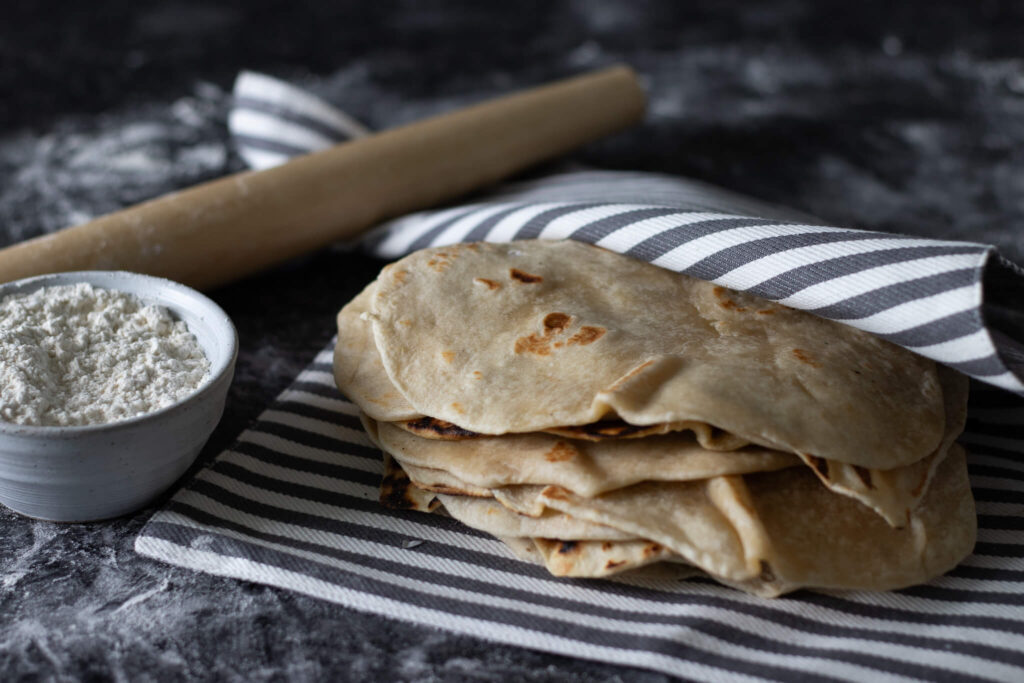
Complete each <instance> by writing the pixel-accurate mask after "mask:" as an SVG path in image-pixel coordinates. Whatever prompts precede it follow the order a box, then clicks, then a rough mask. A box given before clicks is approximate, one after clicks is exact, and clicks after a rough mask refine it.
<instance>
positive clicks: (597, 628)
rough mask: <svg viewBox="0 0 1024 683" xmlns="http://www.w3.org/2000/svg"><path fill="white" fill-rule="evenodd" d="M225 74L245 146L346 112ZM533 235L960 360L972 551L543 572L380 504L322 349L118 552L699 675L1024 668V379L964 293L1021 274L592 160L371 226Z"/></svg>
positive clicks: (408, 244)
mask: <svg viewBox="0 0 1024 683" xmlns="http://www.w3.org/2000/svg"><path fill="white" fill-rule="evenodd" d="M236 94H237V96H238V97H237V102H238V104H237V109H236V110H235V112H234V113H233V114H232V118H231V128H232V132H233V134H234V135H235V137H236V140H237V141H238V143H239V149H240V151H241V153H242V155H243V157H245V158H246V159H247V160H249V162H250V163H252V164H254V165H256V166H266V165H270V164H273V163H278V162H280V161H283V160H284V159H286V158H287V157H289V156H290V155H292V154H296V153H300V152H304V151H311V150H312V149H315V148H318V147H321V146H323V145H324V144H329V143H330V142H333V141H337V140H340V139H344V138H345V137H350V136H354V135H358V134H360V131H361V130H362V129H361V127H359V125H358V124H356V123H355V122H353V121H351V120H350V119H348V118H347V117H344V116H343V115H340V114H338V113H337V112H334V111H333V110H332V109H331V108H330V107H329V106H328V105H326V104H324V103H322V102H320V101H318V100H315V99H312V98H310V97H309V96H308V95H306V94H304V93H299V92H297V91H294V90H293V89H292V88H291V87H290V86H287V85H286V84H282V83H280V82H278V81H274V80H272V79H268V78H267V77H264V76H258V75H254V74H245V75H243V76H242V77H241V78H240V79H239V82H238V85H237V88H236ZM310 122H314V123H315V125H309V124H310ZM280 131H287V132H285V133H281V134H280V135H278V134H277V133H278V132H280ZM303 131H304V132H303ZM534 236H542V237H572V238H575V239H585V240H587V241H591V242H595V243H598V244H601V245H602V246H606V247H608V248H610V249H614V250H616V251H620V252H623V253H627V254H631V255H634V256H636V257H638V258H643V259H645V260H649V261H651V262H653V263H656V264H658V265H663V266H665V267H668V268H671V269H673V270H678V271H681V272H687V273H691V274H694V275H697V276H699V277H702V278H705V279H709V280H714V281H715V282H719V283H721V284H723V285H725V286H729V287H733V288H736V289H746V290H750V291H753V292H756V293H758V294H761V295H762V296H767V297H768V298H774V299H776V300H779V301H781V302H783V303H785V304H787V305H790V306H794V307H799V308H805V309H807V310H811V311H814V312H815V313H818V314H820V315H824V316H826V317H830V318H833V319H836V320H841V321H843V322H846V323H848V324H852V325H856V326H857V327H861V328H862V329H867V330H870V331H872V332H875V333H876V334H879V335H881V336H884V337H886V338H888V339H891V340H893V341H895V342H897V343H900V344H903V345H905V346H907V347H908V348H913V349H914V350H915V351H918V352H920V353H923V354H925V355H929V356H931V357H933V358H936V359H937V360H940V361H943V362H946V363H948V364H950V365H952V366H953V367H957V368H959V369H961V370H964V371H965V372H968V373H969V374H973V375H974V376H976V377H978V378H979V379H982V380H985V381H986V382H988V383H989V384H987V385H986V384H982V383H981V382H975V383H974V387H973V389H974V391H973V395H972V399H971V416H970V420H969V424H968V431H967V433H966V434H965V435H964V437H963V438H962V439H961V441H962V442H963V443H964V444H965V445H966V446H967V448H968V449H969V450H970V451H971V456H970V460H969V463H970V472H971V480H972V485H973V488H974V494H975V497H976V499H977V501H978V511H979V527H980V529H979V542H978V545H977V547H976V549H975V552H974V554H973V555H972V556H971V557H969V558H968V559H967V560H966V561H965V562H964V563H963V564H962V565H961V566H960V567H958V568H957V569H955V570H954V571H953V572H951V573H950V574H948V575H946V576H944V577H941V578H939V579H936V580H935V581H933V582H931V583H930V584H928V585H925V586H918V587H915V588H911V589H907V590H903V591H896V592H892V593H883V594H876V593H859V592H846V593H839V592H814V593H811V592H806V591H804V592H801V593H798V594H795V595H792V596H788V597H785V598H780V599H777V600H772V601H765V600H761V599H758V598H753V597H750V596H747V595H744V594H741V593H738V592H737V591H734V590H731V589H728V588H724V587H721V586H718V585H716V584H714V583H712V582H710V581H705V580H700V579H692V580H688V581H684V582H670V581H665V580H654V579H643V580H641V579H618V580H604V581H577V580H563V579H555V578H553V577H551V576H549V575H548V574H547V572H546V570H544V569H542V568H540V567H536V566H534V565H531V564H527V563H524V562H521V561H519V560H517V559H515V558H513V557H512V556H511V555H510V554H509V553H508V551H507V550H506V549H505V547H504V546H503V545H502V544H501V543H500V542H498V541H496V540H494V539H492V538H490V537H488V536H486V535H483V534H480V533H478V532H475V531H473V530H470V529H467V528H465V527H463V526H461V525H459V524H458V523H456V522H454V521H452V520H451V519H449V518H446V517H438V516H433V515H423V514H421V513H402V512H396V511H392V510H388V509H385V508H383V507H381V506H380V505H378V504H377V502H376V497H377V485H378V481H379V473H380V456H379V454H378V453H377V451H376V450H375V449H374V448H373V446H372V445H371V444H370V442H369V441H368V440H367V438H366V436H365V435H364V434H363V432H362V430H361V429H360V426H359V423H358V419H357V418H356V408H355V406H354V405H353V404H351V403H349V402H348V401H347V400H345V398H344V397H342V396H341V395H340V394H339V393H338V392H337V390H336V389H335V387H334V380H333V375H332V373H331V366H330V363H331V353H330V348H328V349H325V350H324V351H323V352H322V353H321V354H320V355H319V356H318V357H317V359H316V360H315V361H314V362H313V364H312V365H310V367H309V368H307V369H306V370H305V371H304V372H303V373H302V374H301V375H300V376H299V377H298V378H297V379H296V381H295V383H294V384H293V385H292V386H291V387H289V389H287V390H286V391H285V392H284V393H283V394H282V395H281V396H280V397H279V398H278V400H277V401H276V402H275V403H274V404H273V405H272V406H271V407H269V408H268V409H267V411H266V412H265V413H264V414H263V415H262V416H261V417H260V418H259V420H258V421H257V423H256V424H255V425H253V426H252V427H251V428H250V429H248V430H247V431H246V432H244V433H243V434H242V435H241V436H240V437H239V439H238V441H237V442H236V443H235V444H234V445H233V446H232V447H231V448H230V449H229V450H228V451H226V452H225V453H223V454H221V455H220V456H218V457H217V459H216V460H215V461H214V463H213V464H212V465H211V466H209V467H208V468H206V469H204V470H203V471H202V472H200V473H199V475H198V476H197V477H196V479H195V480H194V481H192V482H191V483H190V484H189V485H187V486H186V487H185V488H184V489H183V490H181V491H179V492H178V493H177V494H176V495H175V496H174V498H173V499H172V500H171V501H170V502H169V504H168V505H167V506H166V508H165V509H163V510H161V511H160V512H158V513H157V514H156V515H155V516H154V517H153V518H152V520H151V521H150V522H149V524H147V526H146V527H145V528H144V529H143V531H142V532H141V534H140V536H139V538H138V539H137V541H136V549H137V550H138V552H140V553H142V554H144V555H148V556H151V557H155V558H158V559H161V560H164V561H167V562H171V563H174V564H178V565H181V566H185V567H191V568H193V569H196V570H200V571H206V572H211V573H215V574H220V575H225V576H233V577H237V578H242V579H247V580H250V581H256V582H260V583H265V584H270V585H274V586H278V587H281V588H285V589H290V590H297V591H300V592H303V593H306V594H309V595H313V596H317V597H320V598H324V599H327V600H333V601H335V602H338V603H340V604H343V605H346V606H349V607H352V608H354V609H358V610H363V611H368V612H374V613H377V614H383V615H387V616H390V617H395V618H399V619H404V620H407V621H411V622H415V623H419V624H424V625H429V626H432V627H440V628H445V629H448V630H451V631H456V632H459V633H464V634H469V635H474V636H477V637H480V638H485V639H490V640H494V641H499V642H504V643H510V644H516V645H521V646H524V647H530V648H535V649H539V650H546V651H550V652H556V653H560V654H566V655H572V656H577V657H584V658H589V659H595V660H601V661H607V662H614V663H619V664H625V665H631V666H638V667H646V668H650V669H655V670H659V671H663V672H667V673H671V674H675V675H679V676H685V677H688V678H693V679H698V680H726V679H728V680H735V679H777V680H778V679H782V680H788V679H797V678H800V679H812V680H819V679H846V680H872V681H874V680H906V679H913V678H920V679H930V680H944V679H956V680H1000V681H1006V680H1024V506H1022V505H1021V503H1022V501H1024V399H1021V398H1019V397H1017V396H1014V395H1013V394H1011V393H1009V392H1007V391H1004V390H1001V389H997V388H994V387H992V386H991V385H993V384H994V385H997V386H1001V387H1005V388H1007V389H1011V390H1014V391H1017V392H1022V391H1024V384H1022V382H1021V366H1022V361H1024V354H1022V353H1021V348H1022V347H1021V344H1020V338H1019V337H1014V336H1013V334H1012V332H1013V329H1014V324H1015V323H1016V322H1018V320H1019V310H1018V309H1017V308H1015V307H1014V303H1015V300H1014V299H1013V298H1012V297H1009V298H1008V297H1007V296H1005V295H996V296H995V297H994V299H995V302H994V304H993V308H992V310H991V311H989V310H988V309H987V308H986V306H987V305H988V303H989V302H986V301H984V295H985V294H986V293H985V286H986V285H988V286H989V287H990V288H993V287H994V288H996V289H998V292H1000V293H1003V292H1012V291H1015V290H1014V288H1019V287H1020V274H1019V272H1015V271H1014V267H1013V266H1011V265H1009V264H1004V263H1002V262H1000V261H998V256H997V255H995V254H994V253H993V252H992V250H991V249H990V248H989V247H986V246H984V245H976V244H964V243H960V242H941V241H931V240H922V239H916V238H915V239H912V238H907V237H901V236H898V235H884V234H879V233H866V232H858V231H852V230H839V229H835V228H827V227H823V226H820V225H817V224H815V223H814V222H812V221H811V220H810V219H808V218H807V217H798V216H795V215H794V214H792V213H791V212H787V211H784V210H780V209H777V208H774V207H769V206H765V205H762V204H760V203H758V202H754V201H751V200H749V199H745V198H742V197H738V196H736V195H732V194H731V193H725V192H722V191H720V190H717V189H714V188H707V187H705V186H703V185H701V184H699V183H693V182H690V181H682V180H679V179H674V178H666V177H660V176H651V175H648V174H639V173H615V174H609V173H606V172H593V171H582V172H574V173H567V174H560V175H558V176H555V177H551V178H546V179H542V180H537V181H528V182H523V183H517V184H513V185H509V186H506V187H505V188H504V189H502V190H501V191H499V192H498V193H496V194H493V195H490V196H488V197H486V198H481V199H480V200H479V201H476V202H474V203H472V204H468V205H463V206H460V207H455V208H448V209H442V210H438V211H430V212H424V213H422V214H416V215H413V216H407V217H403V218H401V219H399V220H396V221H393V222H391V223H390V224H388V225H386V226H383V227H382V228H381V229H380V230H378V231H376V232H375V233H374V234H373V235H372V236H371V238H370V245H371V248H372V249H374V250H375V252H376V253H378V254H381V255H386V256H397V255H400V254H403V253H406V252H407V251H408V250H410V249H415V248H419V247H421V246H427V245H433V244H445V243H450V242H455V241H460V240H466V239H490V240H508V239H515V238H523V237H534ZM986 263H988V265H987V266H986ZM1016 291H1019V289H1017V290H1016ZM986 322H987V323H988V324H990V325H991V326H992V327H986Z"/></svg>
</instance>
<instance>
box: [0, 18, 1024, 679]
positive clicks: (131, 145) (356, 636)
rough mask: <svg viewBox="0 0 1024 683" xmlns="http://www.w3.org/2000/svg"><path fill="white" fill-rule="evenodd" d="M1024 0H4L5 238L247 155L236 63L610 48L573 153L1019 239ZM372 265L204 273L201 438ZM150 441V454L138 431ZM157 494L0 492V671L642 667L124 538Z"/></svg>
mask: <svg viewBox="0 0 1024 683" xmlns="http://www.w3.org/2000/svg"><path fill="white" fill-rule="evenodd" d="M1022 30H1024V6H1022V5H1021V4H1019V3H1016V4H1014V3H1005V4H1004V3H998V2H978V3H948V4H946V3H935V2H907V3H892V2H885V3H873V2H867V3H824V2H797V1H795V0H775V1H772V2H765V3H749V4H742V5H741V4H740V3H721V2H717V1H715V0H702V1H700V2H691V3H677V2H673V1H671V0H664V1H657V0H650V1H646V2H636V3H634V2H625V1H623V2H613V1H611V0H607V1H597V0H594V1H587V0H577V1H575V2H520V3H501V4H499V3H475V2H468V1H467V2H444V3H442V2H404V3H373V2H340V3H339V2H312V1H308V0H291V1H290V2H287V3H283V2H275V1H273V0H257V1H254V2H250V3H244V4H243V3H230V4H228V3H225V4H216V3H209V2H199V1H198V0H168V1H166V2H150V3H127V2H120V1H117V2H115V1H113V0H97V1H96V2H92V3H70V2H69V3H64V6H63V7H62V6H61V3H55V2H47V3H14V7H5V11H4V19H3V21H2V22H0V243H10V242H13V241H17V240H20V239H24V238H27V237H30V236H34V235H38V234H41V233H43V232H50V231H53V230H56V229H59V228H61V227H64V226H67V225H70V224H73V223H77V222H81V221H83V220H87V219H89V218H91V217H93V216H98V215H101V214H103V213H106V212H109V211H112V210H115V209H117V208H120V207H122V206H126V205H129V204H132V203H135V202H138V201H141V200H144V199H146V198H149V197H153V196H157V195H159V194H162V193H164V192H167V191H170V190H173V189H177V188H182V187H186V186H188V185H191V184H194V183H197V182H200V181H203V180H206V179H210V178H214V177H217V176H220V175H223V174H225V173H228V172H231V171H234V170H238V169H240V168H241V163H240V161H239V160H238V158H237V157H236V155H235V154H234V153H233V151H232V149H231V148H230V145H229V143H228V139H227V134H226V129H225V117H226V111H227V105H228V93H229V91H230V87H231V82H232V80H233V78H234V76H235V74H236V73H237V72H238V71H239V70H240V69H243V68H248V69H253V70H262V71H266V72H269V73H271V74H273V75H276V76H280V77H285V78H288V79H290V80H292V81H294V82H296V83H297V84H299V85H303V86H306V87H309V88H311V89H312V90H313V91H314V92H317V93H319V94H321V95H323V96H324V97H326V98H328V99H329V100H331V101H333V102H335V103H337V104H339V105H340V106H342V107H343V108H344V109H346V110H347V111H348V112H349V113H351V114H353V115H354V116H356V117H357V118H360V119H362V120H363V121H365V122H366V123H368V124H370V125H371V126H373V127H376V128H384V127H388V126H391V125H395V124H398V123H402V122H406V121H410V120H414V119H416V118H420V117H422V116H425V115H428V114H432V113H435V112H439V111H443V110H447V109H450V108H452V107H455V106H459V105H462V104H465V103H469V102H472V101H475V100H478V99H481V98H483V97H487V96H490V95H493V94H497V93H499V92H504V91H508V90H510V89H514V88H517V87H523V86H527V85H533V84H537V83H540V82H543V81H546V80H551V79H554V78H557V77H560V76H564V75H568V74H571V73H575V72H578V71H581V70H585V69H588V68H592V67H597V66H601V65H604V64H608V63H612V62H616V61H625V62H627V63H630V64H632V65H633V66H634V67H635V68H636V69H637V70H638V71H639V72H640V73H641V74H642V75H643V77H644V79H645V81H646V83H647V86H648V88H649V91H650V98H651V101H650V110H649V114H648V117H647V120H646V122H645V123H644V125H642V126H640V127H638V128H636V129H634V130H631V131H629V132H627V133H623V134H620V135H618V136H616V137H615V138H612V139H609V140H606V141H602V142H600V143H598V144H594V145H592V146H590V147H588V148H587V149H585V150H582V151H581V152H580V153H579V154H578V155H576V159H578V160H580V161H584V162H587V163H590V164H594V165H597V166H603V167H614V168H629V169H641V170H657V171H666V172H671V173H679V174H685V175H689V176H693V177H697V178H701V179H704V180H707V181H710V182H714V183H718V184H720V185H724V186H727V187H729V188H732V189H735V190H739V191H743V192H746V193H749V194H751V195H754V196H757V197H760V198H762V199H767V200H770V201H774V202H777V203H781V204H788V205H790V206H793V207H795V208H798V209H802V210H804V211H806V212H809V213H812V214H816V215H818V216H820V217H822V218H823V219H825V220H827V221H830V222H833V223H835V224H841V225H849V226H855V227H866V228H874V229H881V230H893V231H902V232H909V233H914V234H921V235H943V236H950V237H956V238H962V239H969V240H974V241H987V242H991V243H994V244H997V245H998V246H999V247H1000V249H1001V250H1002V251H1003V252H1004V253H1005V254H1006V255H1007V256H1009V257H1011V258H1013V259H1015V260H1017V261H1021V260H1022V256H1024V199H1022V198H1024V59H1022V55H1021V51H1020V36H1021V35H1022V32H1024V31H1022ZM380 265H381V264H380V263H379V262H376V261H374V260H372V259H370V258H367V257H365V256H362V255H359V254H351V253H343V252H342V251H340V250H331V249H328V250H324V251H322V252H320V253H317V254H314V255H311V256H309V257H306V258H304V259H301V260H299V261H297V262H295V263H291V264H288V265H286V266H284V267H281V268H278V269H276V270H274V271H271V272H268V273H265V274H262V275H260V276H257V277H252V278H249V279H247V280H245V281H243V282H239V283H236V284H233V285H231V286H227V287H223V288H221V289H218V290H215V291H213V292H211V296H212V297H213V298H214V299H215V300H216V301H217V302H218V303H220V304H221V305H222V306H223V307H224V308H225V309H226V310H227V311H228V313H229V314H230V315H231V317H232V318H233V319H234V321H235V323H236V324H237V326H238V330H239V334H240V338H241V355H240V358H239V364H238V370H237V376H236V379H235V382H234V385H233V387H232V389H231V394H230V397H229V401H228V407H227V410H226V413H225V415H224V419H223V421H222V423H221V424H220V426H219V427H218V429H217V431H216V432H215V433H214V435H213V437H212V439H211V441H210V443H209V444H208V445H207V447H206V449H205V450H204V452H203V454H202V455H201V456H200V458H199V461H198V462H197V466H198V465H199V464H201V463H203V462H207V461H209V459H211V458H212V457H213V456H214V455H215V454H216V453H217V452H218V451H219V450H221V449H222V448H224V447H225V446H226V445H227V444H229V443H230V442H231V440H232V439H233V437H234V436H235V435H237V434H238V433H239V432H240V431H241V430H242V429H243V428H244V426H245V425H246V424H247V423H248V422H249V421H250V420H252V419H253V418H255V417H256V415H257V414H258V413H259V412H260V411H261V409H262V408H263V407H264V406H265V405H266V404H267V403H268V402H269V401H270V400H271V399H272V398H273V397H274V396H275V395H276V394H277V393H278V392H279V391H280V390H281V389H283V388H284V387H285V386H286V385H287V384H288V383H289V382H290V380H291V379H292V378H293V377H294V376H295V375H296V374H297V373H298V372H299V370H300V369H301V368H302V367H303V366H304V365H305V364H306V363H307V362H309V360H310V359H311V358H312V357H313V356H314V355H315V353H316V352H317V351H318V350H319V349H320V348H322V347H323V346H324V344H326V343H327V341H328V340H329V339H330V337H331V335H332V333H333V316H334V313H335V312H336V310H337V309H338V308H339V307H340V306H341V305H342V304H343V303H344V302H345V301H347V300H348V299H349V298H351V297H352V296H353V295H354V294H355V293H356V292H358V291H359V289H360V288H361V287H362V285H363V284H364V283H365V282H367V281H368V280H369V279H371V278H372V277H373V276H374V275H375V273H376V271H377V270H378V269H379V267H380ZM141 455H144V454H141ZM153 509H154V508H150V509H147V510H144V511H142V512H140V513H138V514H136V515H134V516H131V517H128V518H123V519H118V520H114V521H109V522H104V523H96V524H84V525H55V524H49V523H45V522H38V521H33V520H28V519H23V518H21V517H18V516H17V515H14V514H13V513H10V512H7V511H0V679H3V680H37V679H58V680H64V679H68V680H76V679H89V680H107V679H117V680H146V679H153V680H190V679H207V678H217V679H224V680H246V681H250V680H285V679H289V680H290V679H296V680H302V679H335V680H337V679H352V680H382V679H390V680H398V681H402V680H530V681H542V680H543V681H546V680H551V681H556V680H557V681H563V680H569V681H572V680H650V681H661V680H665V677H664V676H662V675H660V674H652V673H647V672H643V671H640V670H632V669H626V668H620V667H612V666H606V665H602V664H598V663H593V662H585V661H578V660H573V659H570V658H565V657H557V656H553V655H548V654H542V653H538V652H533V651H529V650H525V649H517V648H514V647H508V646H504V645H494V644H491V643H486V642H483V641H480V640H476V639H473V638H469V637H464V636H455V635H451V634H448V633H445V632H440V631H435V630H430V629H426V628H421V627H416V626H411V625H408V624H405V623H402V622H399V621H394V620H389V619H385V618H381V617H377V616H370V615H366V614H360V613H357V612H354V611H352V610H348V609H345V608H343V607H340V606H338V605H335V604H332V603H328V602H323V601H319V600H315V599H312V598H308V597H305V596H302V595H297V594H294V593H288V592H284V591H281V590H277V589H273V588H268V587H264V586H260V585H256V584H251V583H246V582H242V581H235V580H229V579H223V578H218V577H215V576H209V575H205V574H199V573H195V572H192V571H187V570H183V569H179V568H176V567H172V566H168V565H164V564H161V563H158V562H154V561H151V560H148V559H145V558H141V557H139V556H137V555H136V554H135V553H134V551H133V549H132V543H133V540H134V537H135V534H136V533H137V532H138V531H139V529H140V528H141V526H142V525H143V524H144V522H145V521H146V519H148V517H149V516H150V515H151V514H152V512H153Z"/></svg>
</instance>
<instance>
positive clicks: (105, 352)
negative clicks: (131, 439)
mask: <svg viewBox="0 0 1024 683" xmlns="http://www.w3.org/2000/svg"><path fill="white" fill-rule="evenodd" d="M209 370H210V363H209V361H208V360H207V359H206V356H205V355H204V354H203V350H202V348H201V347H200V346H199V343H198V342H197V341H196V338H195V337H194V336H193V335H192V334H191V333H190V332H189V331H188V328H187V327H186V325H185V323H183V322H181V321H176V320H174V319H173V318H172V317H171V315H170V314H169V313H168V311H167V310H166V309H164V308H162V307H160V306H149V305H146V304H145V303H143V302H142V301H141V300H140V299H139V298H138V297H136V296H135V295H133V294H126V293H124V292H116V291H112V290H105V289H96V288H93V287H92V286H91V285H88V284H77V285H64V286H58V287H46V288H44V289H41V290H38V291H36V292H33V293H31V294H24V295H12V296H8V297H6V298H4V299H3V301H0V391H2V393H0V420H3V421H6V422H14V423H17V424H25V425H49V426H69V425H89V424H103V423H106V422H113V421H115V420H123V419H126V418H130V417H134V416H136V415H142V414H145V413H149V412H153V411H154V410H159V409H160V408H163V407H166V406H169V405H171V404H172V403H175V402H177V401H178V400H179V399H180V398H184V397H185V396H186V395H188V394H190V393H192V392H193V391H194V390H195V389H196V388H197V387H198V386H199V385H200V384H202V383H203V380H204V379H205V378H206V376H207V374H208V373H209Z"/></svg>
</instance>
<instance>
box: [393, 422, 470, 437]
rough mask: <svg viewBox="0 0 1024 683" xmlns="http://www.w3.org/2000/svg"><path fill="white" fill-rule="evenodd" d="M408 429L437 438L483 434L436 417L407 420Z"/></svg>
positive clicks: (420, 434) (414, 432)
mask: <svg viewBox="0 0 1024 683" xmlns="http://www.w3.org/2000/svg"><path fill="white" fill-rule="evenodd" d="M404 425H405V427H406V429H407V430H408V431H410V432H412V433H413V434H417V435H419V436H426V437H428V438H435V439H472V438H476V437H479V436H483V435H482V434H478V433H477V432H471V431H469V430H468V429H463V428H462V427H460V426H458V425H457V424H453V423H451V422H447V421H446V420H438V419H437V418H436V417H420V418H417V419H415V420H406V421H405V423H404Z"/></svg>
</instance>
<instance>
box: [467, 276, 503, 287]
mask: <svg viewBox="0 0 1024 683" xmlns="http://www.w3.org/2000/svg"><path fill="white" fill-rule="evenodd" d="M473 282H479V283H480V284H482V285H487V289H492V290H493V289H501V283H500V282H495V281H494V280H488V279H487V278H485V277H478V278H477V279H475V280H473Z"/></svg>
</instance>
